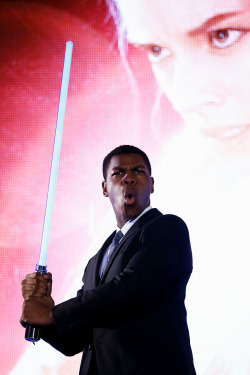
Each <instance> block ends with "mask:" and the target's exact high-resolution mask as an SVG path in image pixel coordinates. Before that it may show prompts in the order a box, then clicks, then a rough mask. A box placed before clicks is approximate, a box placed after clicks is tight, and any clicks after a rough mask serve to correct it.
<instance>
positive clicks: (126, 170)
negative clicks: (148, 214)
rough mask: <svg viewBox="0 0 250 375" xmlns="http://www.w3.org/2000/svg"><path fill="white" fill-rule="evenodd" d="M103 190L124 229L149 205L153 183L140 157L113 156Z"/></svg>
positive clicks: (133, 155)
mask: <svg viewBox="0 0 250 375" xmlns="http://www.w3.org/2000/svg"><path fill="white" fill-rule="evenodd" d="M102 188H103V195H104V196H105V197H109V199H110V202H111V204H112V207H113V210H114V212H115V216H116V220H117V224H118V226H119V227H120V228H122V227H123V225H124V224H125V223H126V222H127V221H128V220H130V219H132V218H136V217H137V216H138V215H140V214H141V213H142V211H144V209H145V208H146V207H148V206H149V204H150V194H151V193H153V191H154V180H153V178H152V177H150V173H149V170H148V167H147V164H146V163H145V161H144V159H143V157H142V156H141V155H139V154H121V155H115V156H113V157H112V159H111V161H110V165H109V167H108V170H107V178H106V181H103V183H102Z"/></svg>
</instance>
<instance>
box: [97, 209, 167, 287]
mask: <svg viewBox="0 0 250 375" xmlns="http://www.w3.org/2000/svg"><path fill="white" fill-rule="evenodd" d="M161 215H162V213H161V212H160V211H159V210H157V209H156V208H152V210H149V211H148V212H146V213H145V214H144V215H142V217H140V219H139V220H137V221H136V222H135V224H133V225H132V227H131V228H130V229H129V230H128V232H127V233H126V234H125V236H124V237H123V238H122V239H121V241H120V242H119V244H118V246H117V247H116V249H115V250H114V252H113V254H112V255H111V257H110V260H109V263H108V265H107V267H106V270H105V271H104V273H103V275H102V278H101V280H100V283H101V282H102V279H103V278H104V277H105V275H106V274H107V272H108V271H109V269H110V267H111V266H112V263H113V261H114V259H115V258H116V256H117V254H119V251H120V249H121V248H122V246H123V245H124V243H125V242H126V241H127V240H128V239H129V238H130V237H131V236H132V235H133V234H134V233H135V232H137V231H138V230H139V229H141V228H142V227H143V226H144V225H145V224H147V223H148V222H150V221H151V220H153V219H155V218H157V217H158V216H161ZM114 235H115V232H113V233H112V235H111V236H109V238H108V239H107V240H106V241H105V244H106V243H107V245H106V248H105V249H107V247H108V245H109V244H110V243H111V242H112V239H113V237H114ZM105 244H104V245H105ZM104 245H103V246H104ZM102 249H103V247H102ZM102 249H101V250H102ZM101 250H100V252H99V258H98V263H97V265H99V266H98V267H100V262H101V261H102V258H103V255H104V252H105V251H101ZM98 267H97V268H98ZM98 276H99V268H98Z"/></svg>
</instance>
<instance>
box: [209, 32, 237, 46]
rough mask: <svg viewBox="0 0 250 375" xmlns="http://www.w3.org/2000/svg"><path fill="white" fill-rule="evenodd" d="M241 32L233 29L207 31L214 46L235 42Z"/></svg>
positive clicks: (229, 44) (228, 44)
mask: <svg viewBox="0 0 250 375" xmlns="http://www.w3.org/2000/svg"><path fill="white" fill-rule="evenodd" d="M243 33H244V31H243V30H234V29H221V30H213V31H211V32H210V33H209V39H210V42H211V44H212V45H213V46H214V47H216V48H226V47H230V46H231V45H232V44H234V43H235V42H237V41H238V39H239V38H240V37H241V36H242V34H243Z"/></svg>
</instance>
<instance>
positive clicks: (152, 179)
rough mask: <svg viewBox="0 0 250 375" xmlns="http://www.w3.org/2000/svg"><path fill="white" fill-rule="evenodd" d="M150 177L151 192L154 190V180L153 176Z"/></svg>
mask: <svg viewBox="0 0 250 375" xmlns="http://www.w3.org/2000/svg"><path fill="white" fill-rule="evenodd" d="M150 178H151V194H152V193H153V192H154V184H155V181H154V177H150Z"/></svg>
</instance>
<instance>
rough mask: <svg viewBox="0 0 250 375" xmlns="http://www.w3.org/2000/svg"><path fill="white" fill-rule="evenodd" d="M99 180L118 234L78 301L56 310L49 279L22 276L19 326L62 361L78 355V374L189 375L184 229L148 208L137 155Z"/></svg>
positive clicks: (121, 155) (118, 159)
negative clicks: (36, 332) (35, 331)
mask: <svg viewBox="0 0 250 375" xmlns="http://www.w3.org/2000/svg"><path fill="white" fill-rule="evenodd" d="M103 177H104V181H103V183H102V188H103V195H104V196H105V197H109V199H110V202H111V204H112V207H113V210H114V213H115V216H116V220H117V225H118V231H117V233H115V232H114V233H112V234H111V235H110V236H109V237H108V239H107V240H106V241H105V243H104V245H103V246H102V248H101V249H100V250H99V252H98V253H97V254H96V255H95V256H94V257H93V258H92V259H91V260H90V261H89V263H88V265H87V267H86V269H85V272H84V276H83V287H82V289H81V290H80V291H79V292H78V294H77V297H76V298H72V299H70V300H68V301H66V302H63V303H61V304H59V305H56V306H54V302H53V300H52V298H51V297H50V289H51V275H50V274H48V275H47V276H41V275H39V274H36V273H33V274H31V275H27V276H26V278H25V280H24V281H23V282H22V291H23V297H24V299H25V301H24V304H23V314H22V317H21V323H22V324H23V325H25V324H26V323H32V324H35V325H40V326H41V336H42V338H43V339H44V340H45V341H47V342H48V343H50V344H51V345H52V346H53V347H55V348H56V349H57V350H60V351H61V352H62V353H64V354H65V355H74V354H76V353H79V352H81V351H83V357H82V364H81V368H80V374H81V375H83V374H88V375H89V374H93V375H94V374H99V375H118V374H124V375H168V374H169V375H194V374H195V369H194V365H193V358H192V352H191V347H190V340H189V333H188V327H187V322H186V310H185V306H184V299H185V291H186V285H187V282H188V279H189V277H190V274H191V272H192V254H191V247H190V241H189V234H188V229H187V227H186V225H185V223H184V222H183V221H182V220H181V219H180V218H178V217H176V216H174V215H162V214H161V213H160V212H159V211H158V210H157V209H152V208H151V207H150V194H151V193H153V190H154V180H153V178H152V177H151V165H150V162H149V160H148V157H147V155H146V154H145V153H144V152H143V151H141V150H140V149H138V148H136V147H134V146H127V145H125V146H120V147H117V148H116V149H114V150H113V151H111V152H110V153H109V154H108V155H107V156H106V157H105V159H104V161H103ZM118 237H119V239H117V238H118ZM115 242H116V244H115Z"/></svg>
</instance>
